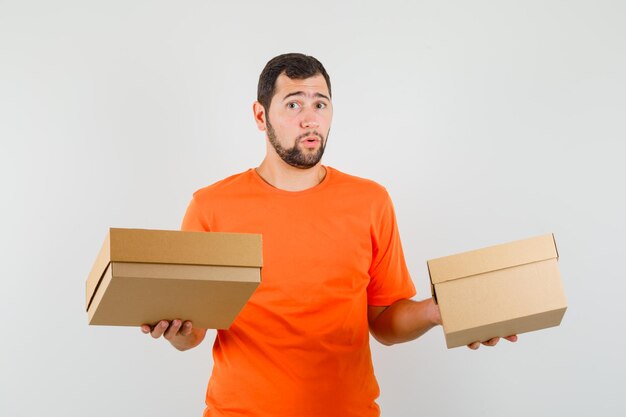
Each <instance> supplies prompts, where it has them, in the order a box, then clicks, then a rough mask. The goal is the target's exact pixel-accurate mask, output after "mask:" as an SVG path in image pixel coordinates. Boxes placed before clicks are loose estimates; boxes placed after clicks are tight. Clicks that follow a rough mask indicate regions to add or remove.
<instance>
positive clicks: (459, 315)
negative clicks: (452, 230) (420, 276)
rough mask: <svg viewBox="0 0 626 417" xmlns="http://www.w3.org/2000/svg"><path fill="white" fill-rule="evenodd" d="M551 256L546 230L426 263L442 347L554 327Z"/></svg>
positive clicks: (559, 294) (561, 307) (560, 300)
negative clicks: (528, 237) (440, 323)
mask: <svg viewBox="0 0 626 417" xmlns="http://www.w3.org/2000/svg"><path fill="white" fill-rule="evenodd" d="M557 260H558V252H557V248H556V243H555V240H554V236H553V235H552V234H549V235H544V236H538V237H534V238H530V239H525V240H520V241H516V242H511V243H505V244H502V245H497V246H492V247H488V248H484V249H478V250H474V251H470V252H465V253H460V254H457V255H452V256H446V257H443V258H438V259H432V260H430V261H428V262H427V264H428V272H429V274H430V281H431V288H432V293H433V297H434V298H435V300H436V302H437V303H438V304H439V309H440V311H441V318H442V322H443V330H444V334H445V337H446V344H447V346H448V348H453V347H457V346H463V345H467V344H469V343H472V342H476V341H486V340H489V339H491V338H493V337H496V336H499V337H504V336H510V335H513V334H520V333H525V332H530V331H533V330H539V329H544V328H547V327H553V326H558V325H559V324H560V323H561V319H562V318H563V315H564V314H565V310H566V309H567V301H566V299H565V295H564V292H563V286H562V284H561V278H560V274H559V270H558V265H557Z"/></svg>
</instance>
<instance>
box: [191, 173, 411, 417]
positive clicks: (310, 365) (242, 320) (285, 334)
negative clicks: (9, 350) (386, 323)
mask: <svg viewBox="0 0 626 417" xmlns="http://www.w3.org/2000/svg"><path fill="white" fill-rule="evenodd" d="M326 171H327V174H326V177H325V178H324V180H323V181H322V182H321V183H320V184H319V185H317V186H315V187H313V188H310V189H308V190H304V191H299V192H289V191H284V190H279V189H277V188H274V187H272V186H270V185H269V184H267V183H266V182H264V181H263V180H262V179H261V177H260V176H259V175H258V174H257V172H256V171H255V170H254V169H250V170H248V171H246V172H244V173H241V174H238V175H234V176H232V177H229V178H226V179H224V180H222V181H220V182H217V183H215V184H213V185H211V186H209V187H206V188H203V189H201V190H199V191H197V192H196V193H195V194H194V196H193V199H192V201H191V203H190V205H189V208H188V209H187V213H186V215H185V219H184V221H183V227H182V228H183V230H196V231H215V232H239V233H260V234H262V235H263V269H262V273H261V276H262V280H261V284H260V285H259V287H258V288H257V290H256V292H255V293H254V294H253V295H252V297H251V298H250V300H249V302H248V303H247V304H246V305H245V307H244V308H243V310H242V311H241V313H240V314H239V316H238V317H237V319H236V320H235V322H234V323H233V325H232V326H231V327H230V329H228V330H219V331H218V333H217V338H216V340H215V344H214V347H213V358H214V366H213V372H212V375H211V379H210V381H209V385H208V388H207V394H206V404H207V408H206V410H205V413H204V415H205V417H208V416H211V417H217V416H272V417H282V416H284V417H287V416H288V417H294V416H297V417H308V416H324V417H329V416H341V417H351V416H355V417H356V416H358V417H368V416H378V415H379V414H380V411H379V408H378V405H377V404H376V402H375V400H376V398H377V397H378V395H379V388H378V384H377V382H376V379H375V377H374V371H373V367H372V360H371V353H370V348H369V331H368V323H367V306H368V304H369V305H375V306H386V305H390V304H392V303H393V302H394V301H396V300H398V299H401V298H410V297H412V296H413V295H415V287H414V286H413V282H412V281H411V277H410V276H409V273H408V271H407V268H406V264H405V261H404V255H403V252H402V246H401V243H400V237H399V235H398V229H397V225H396V220H395V215H394V212H393V206H392V204H391V200H390V198H389V195H388V194H387V191H386V190H385V189H384V188H383V187H382V186H380V185H378V184H376V183H375V182H372V181H369V180H364V179H361V178H357V177H353V176H350V175H347V174H344V173H341V172H339V171H337V170H335V169H333V168H330V167H326Z"/></svg>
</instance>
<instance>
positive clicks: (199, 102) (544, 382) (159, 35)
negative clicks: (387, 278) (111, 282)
mask: <svg viewBox="0 0 626 417" xmlns="http://www.w3.org/2000/svg"><path fill="white" fill-rule="evenodd" d="M625 22H626V3H625V2H623V1H471V2H470V1H392V0H387V1H385V2H357V1H341V2H340V1H334V2H333V1H319V0H318V1H315V2H278V1H265V2H253V1H247V2H243V1H231V2H228V3H227V2H217V1H215V2H210V1H177V2H174V1H119V0H117V1H106V2H104V1H102V2H93V1H69V0H57V1H24V0H22V1H2V0H0V140H1V145H2V146H1V148H0V192H1V195H2V197H1V206H0V209H1V210H2V211H1V216H0V226H1V229H0V230H1V235H0V236H1V237H0V254H1V255H0V256H1V260H2V262H1V264H0V271H1V272H2V276H1V278H0V317H1V318H2V326H0V416H7V417H13V416H15V417H20V416H43V415H46V416H86V415H89V416H93V417H100V416H111V415H122V416H131V415H139V416H172V415H178V416H200V415H201V413H202V410H203V400H204V391H205V387H206V382H207V380H208V377H209V373H210V370H211V364H212V362H211V357H210V348H211V342H210V341H208V340H207V341H205V342H204V343H203V344H202V345H200V346H199V347H198V348H197V349H195V350H192V351H189V352H185V353H180V352H178V351H176V350H174V349H173V348H171V347H170V346H168V345H167V343H165V342H163V341H154V340H152V339H150V338H149V337H146V336H144V335H142V334H141V333H140V332H139V330H138V329H136V328H113V327H88V326H87V324H86V314H85V311H84V281H85V278H86V276H87V273H88V272H89V270H90V267H91V264H92V262H93V260H94V258H95V256H96V254H97V251H98V250H99V248H100V245H101V243H102V240H103V239H104V236H105V234H106V231H107V228H108V227H111V226H115V227H142V228H159V229H177V228H178V227H179V226H180V222H181V219H182V216H183V213H184V210H185V208H186V206H187V203H188V201H189V199H190V197H191V194H192V192H193V191H195V190H196V189H198V188H200V187H203V186H205V185H208V184H210V183H212V182H214V181H217V180H219V179H221V178H223V177H225V176H227V175H230V174H233V173H236V172H240V171H243V170H245V169H247V168H249V167H253V166H256V165H257V164H258V163H259V162H260V160H261V159H262V156H263V153H264V137H263V135H262V134H261V133H260V132H258V131H257V130H256V127H255V125H254V123H253V120H252V112H251V105H252V102H253V101H254V99H255V95H256V82H257V79H258V74H259V73H260V71H261V69H262V68H263V66H264V65H265V63H266V62H267V60H269V59H270V58H272V57H273V56H275V55H277V54H280V53H284V52H293V51H298V52H304V53H307V54H311V55H314V56H316V57H317V58H319V59H320V60H321V61H322V62H323V63H324V64H325V66H326V68H327V70H328V71H329V73H330V75H331V77H332V82H333V87H334V88H333V99H334V100H333V101H334V106H335V117H334V123H333V128H332V132H331V135H330V142H329V146H328V148H327V154H326V156H325V160H324V162H325V163H326V164H328V165H331V166H334V167H336V168H338V169H341V170H343V171H345V172H348V173H352V174H355V175H359V176H364V177H368V178H371V179H374V180H376V181H378V182H380V183H382V184H384V185H385V186H386V187H387V188H388V190H389V192H390V194H391V196H392V198H393V200H394V203H395V207H396V211H397V215H398V221H399V224H400V230H401V234H402V238H403V243H404V248H405V252H406V255H407V260H408V263H409V267H410V270H411V272H412V275H413V279H414V282H415V284H416V286H417V288H418V291H419V293H420V297H422V298H423V297H427V296H429V294H430V290H429V286H428V276H427V271H426V267H425V261H426V260H427V259H430V258H433V257H439V256H444V255H448V254H452V253H455V252H459V251H464V250H469V249H474V248H478V247H482V246H487V245H491V244H497V243H502V242H507V241H510V240H516V239H520V238H525V237H530V236H534V235H538V234H543V233H550V232H554V233H555V235H556V238H557V243H558V246H559V252H560V255H561V258H560V267H561V273H562V276H563V282H564V286H565V291H566V295H567V297H568V302H569V310H568V311H567V313H566V315H565V318H564V320H563V323H562V325H561V326H560V327H558V328H553V329H548V330H544V331H540V332H535V333H530V334H526V335H522V337H520V340H519V342H518V343H517V344H510V343H505V342H502V343H501V344H500V345H498V346H497V347H496V348H485V347H483V348H481V349H480V350H479V351H477V352H473V351H470V350H468V349H465V348H459V349H452V350H447V349H446V348H445V344H444V340H443V334H442V332H441V329H435V330H433V331H431V332H430V333H428V334H427V335H425V336H424V337H423V338H421V339H420V340H418V341H415V342H412V343H407V344H404V345H400V346H394V347H383V346H380V345H378V344H376V343H375V342H373V343H372V345H373V355H374V361H375V368H376V373H377V375H378V378H379V382H380V385H381V389H382V394H381V397H380V405H381V407H382V410H383V415H384V416H393V417H402V416H414V415H425V416H452V415H463V416H466V417H468V416H485V415H487V416H490V415H503V416H528V415H533V416H555V415H569V416H589V415H602V416H616V415H622V413H623V410H624V409H625V408H626V399H625V396H624V386H626V380H625V379H626V377H625V375H626V362H625V360H624V352H626V337H625V336H624V331H623V329H622V327H623V326H622V323H623V320H624V316H625V315H626V307H625V304H624V302H623V298H624V297H623V293H624V292H625V291H626V284H625V278H626V277H624V272H623V271H624V266H623V262H624V259H625V258H626V256H625V255H626V251H625V246H624V235H625V233H626V227H625V221H624V215H625V213H626V203H625V200H626V199H625V197H624V178H626V169H625V168H624V162H623V160H624V150H625V149H626V146H625V145H624V140H625V139H626V127H625V126H626V123H625V117H624V116H625V114H626V77H625V74H626V23H625ZM245 388H246V387H242V389H245Z"/></svg>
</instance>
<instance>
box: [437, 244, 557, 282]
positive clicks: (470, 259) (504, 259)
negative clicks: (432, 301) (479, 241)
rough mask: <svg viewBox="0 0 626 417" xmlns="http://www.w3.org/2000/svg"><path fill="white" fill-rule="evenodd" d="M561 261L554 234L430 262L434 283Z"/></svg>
mask: <svg viewBox="0 0 626 417" xmlns="http://www.w3.org/2000/svg"><path fill="white" fill-rule="evenodd" d="M553 258H558V253H557V251H556V243H555V241H554V235H552V234H549V235H543V236H537V237H533V238H530V239H524V240H518V241H515V242H510V243H505V244H502V245H496V246H491V247H488V248H483V249H478V250H473V251H469V252H464V253H460V254H456V255H451V256H445V257H443V258H437V259H431V260H429V261H427V264H428V272H429V274H430V280H431V282H432V283H433V284H439V283H442V282H446V281H450V280H454V279H459V278H465V277H469V276H472V275H478V274H483V273H486V272H490V271H497V270H500V269H504V268H510V267H514V266H519V265H525V264H529V263H532V262H539V261H544V260H547V259H553Z"/></svg>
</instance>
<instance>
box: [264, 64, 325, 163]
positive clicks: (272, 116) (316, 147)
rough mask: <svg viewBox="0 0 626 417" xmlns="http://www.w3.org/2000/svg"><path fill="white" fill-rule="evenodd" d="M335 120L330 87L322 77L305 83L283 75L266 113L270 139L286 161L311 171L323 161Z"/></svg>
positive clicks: (315, 77) (277, 81) (311, 78)
mask: <svg viewBox="0 0 626 417" xmlns="http://www.w3.org/2000/svg"><path fill="white" fill-rule="evenodd" d="M332 117H333V110H332V103H331V101H330V94H329V92H328V86H327V85H326V80H325V79H324V77H323V76H322V75H321V74H320V75H316V76H313V77H310V78H306V79H304V80H293V79H291V78H289V77H287V76H286V75H285V74H281V75H280V76H279V77H278V79H277V80H276V92H275V94H274V96H273V97H272V101H271V104H270V109H269V112H268V113H267V114H266V127H267V138H268V139H269V142H270V144H271V145H272V147H273V148H274V151H275V152H276V154H277V155H278V156H279V157H280V158H281V159H282V160H283V161H284V162H286V163H287V164H289V165H291V166H293V167H296V168H301V169H307V168H311V167H313V166H315V165H316V164H317V163H319V162H320V160H321V159H322V155H323V154H324V148H325V147H326V140H327V138H328V132H329V130H330V123H331V120H332Z"/></svg>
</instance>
